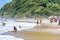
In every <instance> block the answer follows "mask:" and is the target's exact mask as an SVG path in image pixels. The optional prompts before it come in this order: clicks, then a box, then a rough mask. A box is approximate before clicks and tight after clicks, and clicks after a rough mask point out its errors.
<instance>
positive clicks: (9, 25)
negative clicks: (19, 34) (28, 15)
mask: <svg viewBox="0 0 60 40" xmlns="http://www.w3.org/2000/svg"><path fill="white" fill-rule="evenodd" d="M2 22H5V23H6V25H5V26H2ZM19 25H20V26H21V28H20V27H19ZM14 26H16V28H17V30H18V31H19V30H24V29H29V28H33V27H34V26H36V24H35V23H28V22H16V21H15V20H10V19H5V18H3V19H2V18H0V40H10V39H11V40H23V39H21V38H15V37H14V36H8V35H1V34H2V33H5V32H8V31H13V30H14V29H13V27H14ZM12 38H13V39H12Z"/></svg>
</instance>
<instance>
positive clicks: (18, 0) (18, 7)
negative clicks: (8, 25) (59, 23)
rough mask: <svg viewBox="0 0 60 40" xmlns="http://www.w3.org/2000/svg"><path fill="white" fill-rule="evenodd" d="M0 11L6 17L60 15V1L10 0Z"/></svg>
mask: <svg viewBox="0 0 60 40" xmlns="http://www.w3.org/2000/svg"><path fill="white" fill-rule="evenodd" d="M0 11H1V13H3V14H0V15H5V16H8V17H40V16H50V15H60V0H12V1H11V2H10V3H7V4H5V5H4V6H3V7H2V8H1V10H0Z"/></svg>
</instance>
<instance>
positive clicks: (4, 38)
mask: <svg viewBox="0 0 60 40" xmlns="http://www.w3.org/2000/svg"><path fill="white" fill-rule="evenodd" d="M0 40H24V39H22V38H16V37H14V36H8V35H0Z"/></svg>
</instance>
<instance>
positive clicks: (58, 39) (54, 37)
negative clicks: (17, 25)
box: [15, 31, 60, 40]
mask: <svg viewBox="0 0 60 40" xmlns="http://www.w3.org/2000/svg"><path fill="white" fill-rule="evenodd" d="M15 36H16V37H20V38H23V39H25V40H60V34H52V33H48V32H36V31H35V32H34V31H19V32H17V33H16V34H15Z"/></svg>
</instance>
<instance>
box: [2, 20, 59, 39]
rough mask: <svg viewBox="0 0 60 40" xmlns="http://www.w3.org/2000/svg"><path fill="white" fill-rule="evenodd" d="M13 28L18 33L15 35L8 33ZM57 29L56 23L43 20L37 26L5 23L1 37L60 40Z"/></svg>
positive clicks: (29, 23) (28, 23)
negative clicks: (14, 27) (15, 28)
mask: <svg viewBox="0 0 60 40" xmlns="http://www.w3.org/2000/svg"><path fill="white" fill-rule="evenodd" d="M46 21H47V22H46ZM35 22H36V21H35ZM18 25H21V27H22V28H19V27H18ZM13 26H16V27H17V30H18V31H17V32H16V33H15V32H9V31H12V30H13ZM9 27H10V28H9ZM59 27H60V26H59V25H58V24H57V23H52V24H51V23H49V20H43V22H42V24H39V25H37V24H36V23H34V22H26V21H25V22H15V21H9V22H8V21H6V25H5V26H4V27H3V28H2V30H4V31H3V32H4V33H2V34H1V35H6V36H7V35H9V36H14V37H15V38H22V39H24V40H60V38H59V37H60V28H59Z"/></svg>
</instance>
